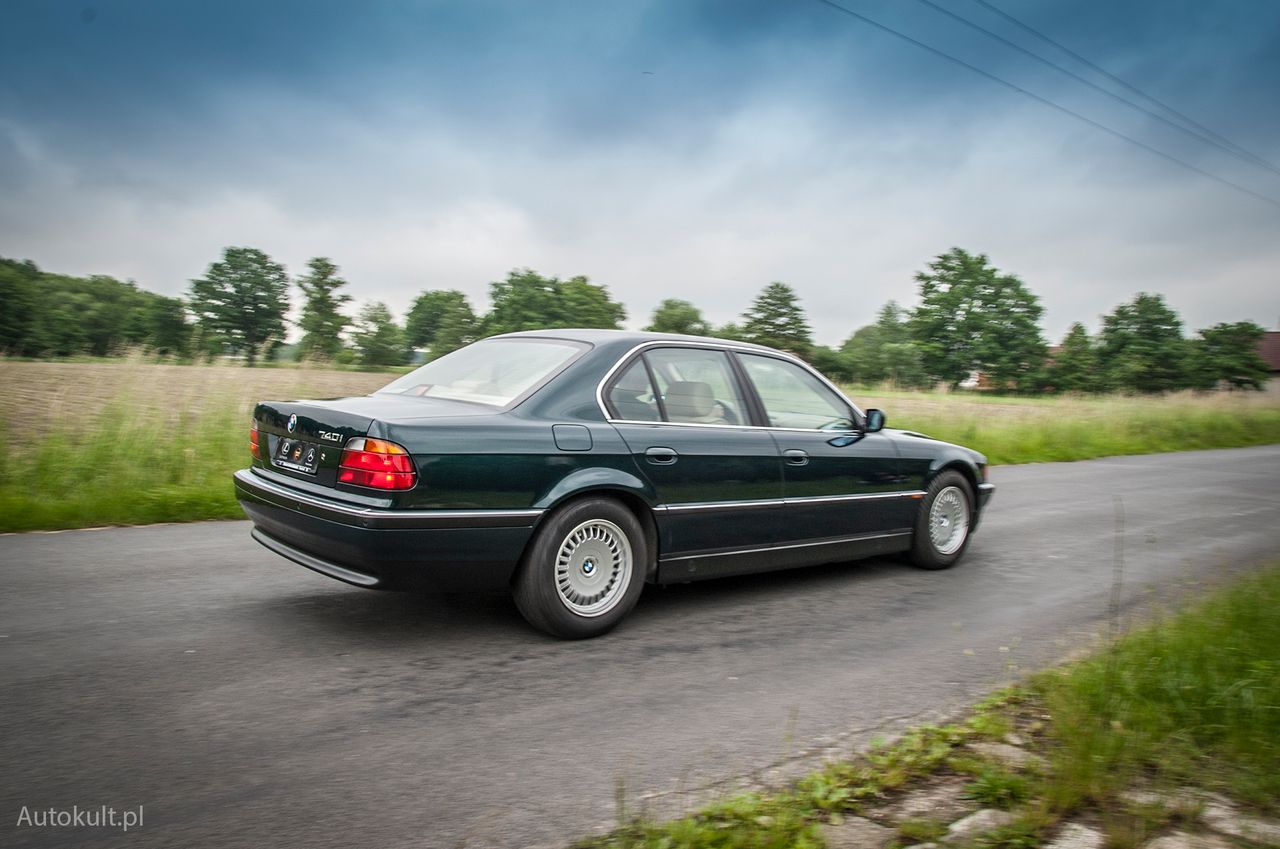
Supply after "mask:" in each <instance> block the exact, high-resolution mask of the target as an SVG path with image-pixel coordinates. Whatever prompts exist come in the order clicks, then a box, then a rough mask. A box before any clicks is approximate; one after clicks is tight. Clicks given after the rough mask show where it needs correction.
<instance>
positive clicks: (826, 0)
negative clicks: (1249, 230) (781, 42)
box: [817, 0, 1280, 207]
mask: <svg viewBox="0 0 1280 849" xmlns="http://www.w3.org/2000/svg"><path fill="white" fill-rule="evenodd" d="M817 2H819V3H821V4H823V5H824V6H830V7H831V8H832V9H835V10H836V11H838V12H842V13H843V14H846V15H848V16H850V17H852V18H856V19H858V20H860V21H862V22H863V23H866V24H869V25H870V26H873V27H875V28H876V29H878V30H881V31H883V32H887V33H889V34H890V35H892V36H894V37H895V38H900V39H902V40H903V41H906V42H909V43H911V44H914V45H915V46H917V47H919V48H921V49H923V50H927V51H929V52H930V53H932V54H934V55H935V56H940V57H942V58H943V59H946V60H947V61H948V62H953V63H955V64H957V65H960V66H961V67H963V68H968V69H969V70H970V71H973V72H974V73H975V74H979V75H981V76H984V77H986V78H987V79H989V80H991V81H992V82H995V83H998V84H999V85H1002V86H1004V87H1005V88H1009V89H1013V90H1014V91H1016V92H1018V93H1019V94H1023V95H1025V96H1027V97H1030V98H1031V99H1032V100H1035V101H1037V102H1039V103H1042V104H1044V105H1045V106H1048V107H1049V108H1050V109H1054V110H1056V111H1058V112H1061V113H1063V114H1064V115H1070V116H1071V117H1072V118H1076V119H1077V120H1080V121H1084V122H1085V123H1086V124H1089V125H1090V126H1092V127H1096V128H1097V129H1099V130H1102V131H1103V132H1104V133H1107V134H1109V135H1112V136H1115V137H1116V138H1118V139H1121V140H1123V141H1127V142H1129V143H1130V144H1132V145H1136V146H1137V147H1140V148H1142V149H1143V150H1145V151H1147V152H1148V153H1153V154H1155V155H1156V156H1159V157H1160V158H1161V159H1167V160H1168V161H1170V162H1172V163H1174V164H1176V165H1181V166H1182V167H1183V168H1186V169H1188V170H1191V171H1195V172H1196V173H1197V174H1200V175H1202V176H1205V177H1208V178H1209V179H1210V180H1215V181H1217V182H1219V183H1222V184H1223V185H1224V186H1230V187H1231V188H1233V189H1235V190H1236V191H1240V192H1244V193H1245V194H1247V195H1251V196H1253V197H1255V198H1257V199H1258V200H1260V201H1264V202H1266V203H1269V204H1271V205H1272V206H1275V207H1280V201H1278V200H1276V199H1275V198H1272V197H1268V196H1267V195H1264V194H1260V193H1258V192H1255V191H1254V190H1253V189H1249V188H1245V187H1244V186H1242V185H1240V184H1239V183H1233V182H1231V181H1230V180H1227V179H1224V178H1222V177H1219V176H1218V175H1217V174H1213V173H1211V172H1209V171H1206V170H1204V169H1203V168H1201V167H1199V166H1198V165H1192V164H1191V163H1190V162H1186V161H1184V160H1182V159H1179V158H1178V157H1176V156H1173V155H1172V154H1169V153H1165V152H1164V151H1163V150H1160V149H1159V148H1155V147H1152V146H1151V145H1149V144H1147V143H1146V142H1143V141H1139V140H1138V139H1135V138H1133V137H1132V136H1127V135H1125V134H1124V133H1122V132H1120V131H1119V130H1114V129H1112V128H1111V127H1108V126H1107V125H1106V124H1101V123H1099V122H1097V121H1095V120H1093V119H1092V118H1087V117H1085V116H1084V115H1081V114H1080V113H1079V112H1076V111H1074V110H1072V109H1068V108H1067V107H1066V106H1062V105H1061V104H1058V103H1054V102H1053V101H1052V100H1050V99H1049V98H1047V97H1042V96H1040V95H1038V94H1036V93H1035V92H1033V91H1029V90H1028V89H1025V88H1023V87H1022V86H1020V85H1017V84H1015V83H1011V82H1009V81H1008V80H1006V79H1004V78H1003V77H998V76H996V75H995V74H993V73H991V72H990V71H984V70H983V69H982V68H979V67H978V66H977V65H972V64H970V63H968V62H966V61H965V60H963V59H960V58H958V57H956V56H952V55H951V54H950V53H947V52H945V51H943V50H940V49H938V48H937V47H934V46H933V45H931V44H926V43H925V42H923V41H919V40H918V39H915V38H912V37H911V36H909V35H907V34H906V33H903V32H899V31H898V30H896V29H894V28H892V27H890V26H887V25H885V24H882V23H880V22H879V21H877V20H875V19H873V18H869V17H867V16H866V15H864V14H862V13H860V12H855V11H854V10H852V9H850V8H848V7H847V6H841V5H840V4H839V3H836V2H835V1H834V0H817Z"/></svg>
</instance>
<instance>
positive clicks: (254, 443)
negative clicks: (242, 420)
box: [249, 422, 262, 460]
mask: <svg viewBox="0 0 1280 849" xmlns="http://www.w3.org/2000/svg"><path fill="white" fill-rule="evenodd" d="M249 453H250V454H252V455H253V458H254V459H255V460H261V459H262V448H261V447H259V445H258V423H257V422H254V423H253V426H252V427H250V428H249Z"/></svg>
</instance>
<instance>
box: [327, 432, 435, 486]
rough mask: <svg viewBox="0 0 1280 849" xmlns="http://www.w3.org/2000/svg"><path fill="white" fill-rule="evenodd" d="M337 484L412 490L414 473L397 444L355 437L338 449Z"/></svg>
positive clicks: (411, 461)
mask: <svg viewBox="0 0 1280 849" xmlns="http://www.w3.org/2000/svg"><path fill="white" fill-rule="evenodd" d="M338 482H339V483H349V484H354V485H355V486H370V487H373V488H374V489H413V485H414V484H415V483H417V482H418V473H417V472H416V471H414V468H413V459H412V458H411V457H410V456H409V452H408V451H405V450H404V449H403V448H401V447H400V446H399V445H396V444H395V443H394V442H387V441H385V440H382V439H371V438H369V437H364V436H358V437H356V438H355V439H352V440H351V441H350V442H348V443H347V447H346V448H344V449H343V450H342V462H341V463H340V464H339V465H338Z"/></svg>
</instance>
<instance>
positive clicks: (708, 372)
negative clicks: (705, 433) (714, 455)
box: [644, 348, 747, 425]
mask: <svg viewBox="0 0 1280 849" xmlns="http://www.w3.org/2000/svg"><path fill="white" fill-rule="evenodd" d="M644 358H645V360H646V361H647V362H648V363H649V368H650V370H651V371H652V372H653V379H654V380H655V381H656V382H657V387H656V388H657V390H658V395H659V397H660V398H661V400H662V404H661V407H662V409H663V410H664V411H665V412H666V420H667V421H669V422H683V423H688V424H717V425H740V424H745V423H746V416H747V412H746V410H747V405H746V403H745V402H744V401H743V396H742V390H741V389H740V388H739V386H738V381H737V379H736V378H735V377H734V374H733V366H732V365H731V364H730V362H729V355H728V354H726V353H725V352H724V351H715V350H711V349H707V348H657V349H654V350H650V351H648V352H646V353H645V355H644Z"/></svg>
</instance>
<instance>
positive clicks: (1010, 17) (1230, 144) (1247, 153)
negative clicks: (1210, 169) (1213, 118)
mask: <svg viewBox="0 0 1280 849" xmlns="http://www.w3.org/2000/svg"><path fill="white" fill-rule="evenodd" d="M973 2H975V3H977V4H979V5H980V6H983V7H984V8H986V9H989V10H990V11H992V12H994V13H996V14H997V15H999V16H1000V17H1002V18H1004V19H1005V20H1006V21H1008V22H1009V23H1011V24H1013V25H1014V26H1016V27H1018V28H1020V29H1022V30H1025V31H1026V32H1029V33H1031V34H1032V35H1034V36H1035V37H1036V38H1038V39H1040V40H1041V41H1043V42H1045V43H1046V44H1050V45H1053V46H1054V47H1056V48H1058V49H1059V50H1061V51H1062V52H1063V53H1065V54H1067V55H1068V56H1070V57H1071V58H1073V59H1075V60H1076V61H1077V62H1081V63H1083V64H1085V65H1087V66H1089V67H1090V68H1092V69H1093V70H1095V71H1097V72H1098V73H1099V74H1102V75H1103V76H1104V77H1106V78H1107V79H1109V80H1111V81H1112V82H1113V83H1115V84H1117V85H1119V86H1123V87H1124V88H1126V89H1128V90H1129V91H1131V92H1133V93H1134V94H1136V95H1138V96H1139V97H1141V98H1143V99H1145V100H1147V101H1148V102H1150V103H1154V104H1155V105H1156V106H1159V107H1160V108H1161V109H1163V110H1165V111H1166V112H1168V113H1169V114H1170V115H1173V116H1175V117H1176V118H1178V119H1179V120H1180V121H1185V122H1186V123H1187V125H1189V126H1190V127H1194V128H1195V129H1197V130H1199V131H1201V132H1202V133H1204V134H1205V135H1207V136H1210V137H1212V138H1214V139H1217V140H1218V141H1219V142H1221V143H1222V144H1224V145H1227V146H1228V147H1231V148H1234V149H1235V150H1236V151H1238V152H1239V153H1240V154H1241V155H1243V156H1247V157H1249V158H1250V159H1251V160H1253V161H1254V163H1255V164H1257V165H1262V166H1265V167H1267V168H1270V169H1271V170H1272V171H1278V172H1280V168H1277V167H1276V166H1275V165H1272V164H1271V163H1270V162H1268V161H1267V160H1265V159H1263V158H1262V157H1261V156H1258V155H1257V154H1255V153H1251V152H1250V151H1248V150H1246V149H1244V148H1243V147H1241V146H1240V145H1238V144H1236V143H1235V142H1233V141H1231V139H1228V138H1226V137H1224V136H1222V135H1221V134H1220V133H1215V132H1214V131H1213V130H1211V129H1209V128H1208V127H1206V126H1205V125H1204V124H1201V123H1200V122H1199V121H1197V120H1195V119H1194V118H1192V117H1190V116H1188V115H1186V114H1185V113H1183V112H1179V111H1178V110H1177V109H1174V108H1173V107H1172V106H1170V105H1169V104H1167V103H1165V102H1164V101H1162V100H1158V99H1157V98H1155V97H1153V96H1152V95H1150V94H1147V93H1146V92H1145V91H1143V90H1142V89H1140V88H1138V87H1137V86H1135V85H1133V84H1132V83H1129V82H1126V81H1125V80H1123V79H1121V78H1120V77H1118V76H1116V75H1115V74H1113V73H1111V72H1110V71H1108V70H1107V69H1106V68H1104V67H1102V66H1101V65H1098V64H1096V63H1094V62H1091V61H1089V60H1088V59H1086V58H1085V57H1083V56H1081V55H1080V54H1079V53H1077V52H1075V51H1074V50H1072V49H1071V48H1070V47H1067V46H1066V45H1065V44H1062V43H1061V42H1058V41H1055V40H1054V39H1052V38H1050V37H1049V36H1047V35H1045V34H1044V33H1042V32H1040V31H1039V30H1037V29H1036V28H1035V27H1032V26H1031V25H1030V24H1026V23H1023V22H1022V21H1020V20H1018V19H1017V18H1015V17H1014V16H1013V15H1011V14H1009V13H1008V12H1006V11H1005V10H1003V9H1001V8H1000V7H998V6H996V5H995V4H993V3H990V2H988V0H973Z"/></svg>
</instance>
